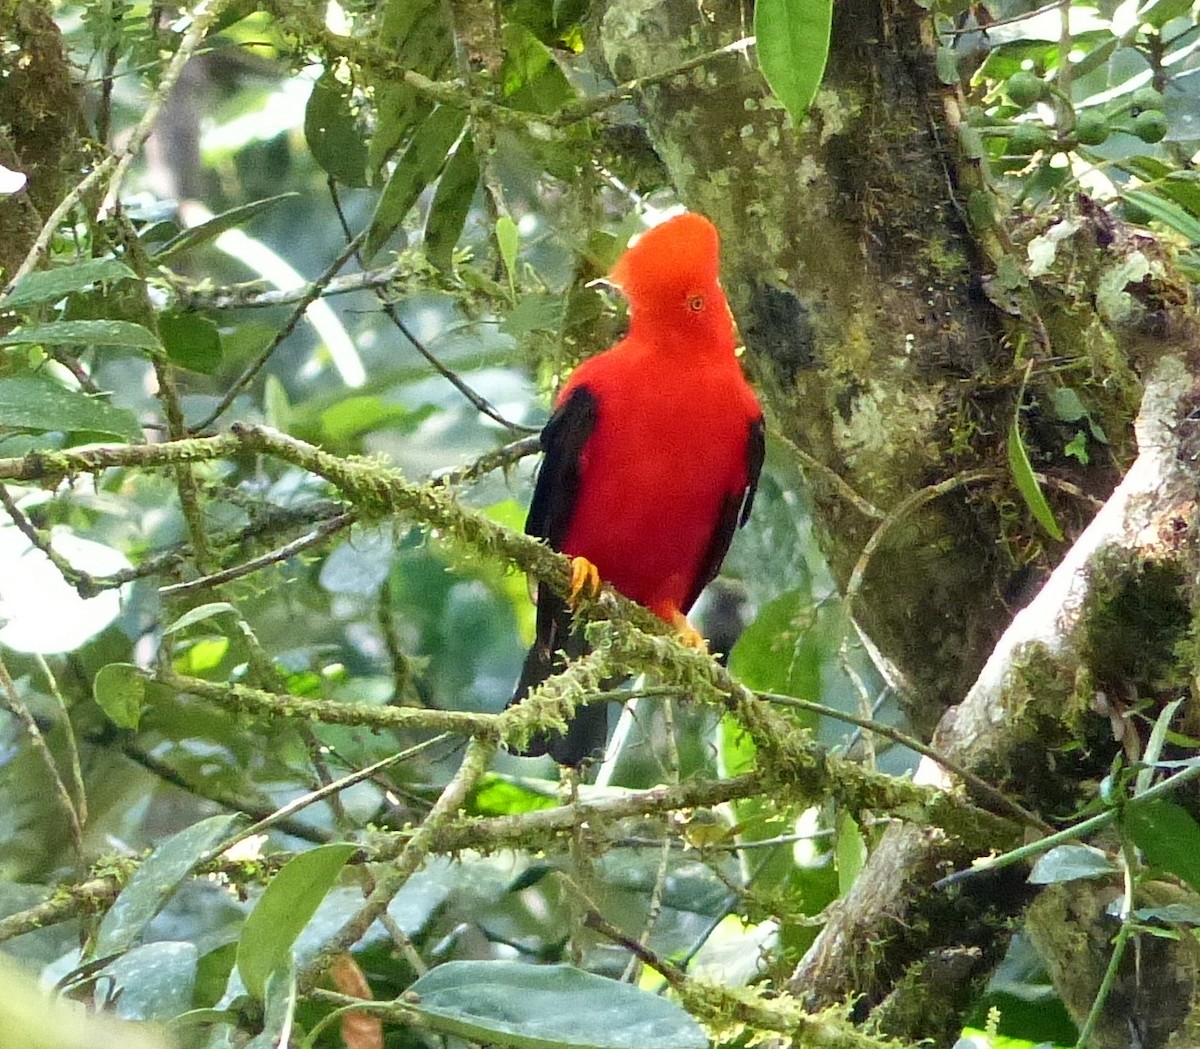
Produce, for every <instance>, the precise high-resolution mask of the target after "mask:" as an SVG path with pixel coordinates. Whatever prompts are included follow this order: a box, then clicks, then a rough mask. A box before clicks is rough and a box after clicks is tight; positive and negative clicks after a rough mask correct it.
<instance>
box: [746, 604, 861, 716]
mask: <svg viewBox="0 0 1200 1049" xmlns="http://www.w3.org/2000/svg"><path fill="white" fill-rule="evenodd" d="M826 635H828V636H826ZM836 643H837V642H835V641H834V640H833V637H832V634H831V633H829V632H828V631H821V630H818V629H817V610H816V609H815V608H814V607H813V605H812V603H811V600H810V598H809V595H808V593H807V592H805V591H801V590H792V591H789V592H788V593H785V594H781V595H780V596H779V597H777V598H775V600H773V601H770V602H768V603H767V604H766V605H764V606H763V607H762V609H760V611H759V613H758V618H756V619H755V620H754V622H753V623H751V624H750V625H749V626H748V627H747V628H746V629H745V630H744V631H743V632H742V636H741V637H740V638H738V642H737V644H736V645H734V646H733V652H732V653H731V654H730V657H729V671H730V673H731V674H733V676H734V677H735V678H737V679H738V681H740V682H741V683H742V684H743V685H745V686H746V687H747V688H755V689H762V690H763V691H766V692H781V693H783V694H784V695H787V696H797V697H799V698H801V699H814V700H815V699H817V698H819V697H820V695H821V664H822V662H823V660H824V658H825V655H826V654H827V653H826V647H827V645H834V644H836ZM802 718H803V719H804V720H805V721H806V723H808V724H810V725H812V724H815V723H816V718H815V716H813V715H807V714H806V715H802Z"/></svg>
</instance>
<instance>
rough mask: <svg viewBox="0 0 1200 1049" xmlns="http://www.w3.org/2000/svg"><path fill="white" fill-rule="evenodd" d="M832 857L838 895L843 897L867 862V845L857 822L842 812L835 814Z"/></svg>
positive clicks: (848, 814)
mask: <svg viewBox="0 0 1200 1049" xmlns="http://www.w3.org/2000/svg"><path fill="white" fill-rule="evenodd" d="M833 857H834V862H835V863H836V864H837V875H838V894H839V895H841V896H845V895H846V893H848V892H849V891H850V889H851V887H852V886H853V885H854V880H855V879H856V878H857V877H858V872H859V871H861V870H862V869H863V865H864V864H865V863H866V862H867V843H866V842H865V841H863V836H862V829H861V828H860V827H859V825H858V821H857V820H855V818H854V817H853V816H851V815H850V813H848V812H846V811H844V810H842V811H839V812H838V814H837V837H836V839H835V841H834V849H833Z"/></svg>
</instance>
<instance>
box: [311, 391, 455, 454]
mask: <svg viewBox="0 0 1200 1049" xmlns="http://www.w3.org/2000/svg"><path fill="white" fill-rule="evenodd" d="M433 410H435V409H433V408H432V407H431V406H425V407H423V408H421V409H420V410H418V411H413V410H412V409H411V408H405V407H404V405H402V404H389V403H388V402H387V401H385V400H384V399H383V398H382V397H377V396H375V395H374V394H360V395H359V396H356V397H345V398H343V399H342V400H340V401H338V403H337V404H334V405H331V406H330V407H328V408H326V409H325V410H324V411H323V412H321V415H320V423H321V436H322V438H323V439H324V440H326V441H329V442H331V443H334V444H342V443H343V442H345V441H351V440H354V439H355V438H356V437H361V436H362V435H363V434H366V433H374V432H375V431H377V430H383V429H393V430H400V431H402V432H404V433H411V432H412V431H413V430H415V429H416V428H417V426H418V425H420V423H421V421H422V420H423V419H426V418H428V416H429V414H430V412H431V411H433Z"/></svg>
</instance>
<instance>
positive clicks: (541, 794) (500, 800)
mask: <svg viewBox="0 0 1200 1049" xmlns="http://www.w3.org/2000/svg"><path fill="white" fill-rule="evenodd" d="M536 786H537V781H531V782H530V783H529V784H528V785H526V784H525V783H524V782H521V781H513V780H512V779H510V778H508V777H507V776H500V775H497V774H496V773H494V772H489V773H487V774H486V775H485V776H483V778H482V779H480V781H479V783H478V784H477V785H476V787H475V789H474V790H473V791H471V796H470V798H469V799H468V802H467V811H468V812H470V813H471V814H472V815H475V816H512V815H516V814H517V813H521V812H537V811H538V810H540V809H552V808H554V807H555V806H557V805H558V801H557V799H556V798H554V797H553V796H552V795H551V794H549V793H548V792H546V791H545V790H538V789H536Z"/></svg>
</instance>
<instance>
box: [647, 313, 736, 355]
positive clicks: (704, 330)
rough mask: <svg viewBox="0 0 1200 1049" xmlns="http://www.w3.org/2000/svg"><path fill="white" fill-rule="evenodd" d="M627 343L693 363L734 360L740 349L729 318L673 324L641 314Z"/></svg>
mask: <svg viewBox="0 0 1200 1049" xmlns="http://www.w3.org/2000/svg"><path fill="white" fill-rule="evenodd" d="M625 341H626V342H627V343H631V344H633V345H636V346H642V347H646V348H648V349H652V350H654V351H655V352H658V353H663V354H668V355H675V354H678V355H679V356H680V357H682V358H685V359H690V360H693V361H694V360H696V359H697V357H711V358H714V359H723V358H730V359H732V358H733V356H734V350H735V349H736V347H737V337H736V335H735V333H734V329H733V324H732V322H731V321H730V320H729V319H728V318H723V317H703V318H700V317H695V316H691V315H688V316H685V317H683V318H680V319H679V320H672V318H669V317H662V316H661V315H655V314H654V313H647V312H645V311H639V310H635V311H634V312H633V313H632V315H631V316H630V318H629V332H628V334H627V335H626V337H625Z"/></svg>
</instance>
